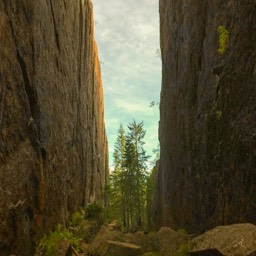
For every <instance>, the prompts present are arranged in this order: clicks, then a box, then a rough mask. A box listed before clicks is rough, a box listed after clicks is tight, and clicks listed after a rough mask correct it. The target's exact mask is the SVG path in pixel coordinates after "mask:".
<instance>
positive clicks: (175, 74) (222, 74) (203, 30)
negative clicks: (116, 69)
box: [154, 0, 256, 232]
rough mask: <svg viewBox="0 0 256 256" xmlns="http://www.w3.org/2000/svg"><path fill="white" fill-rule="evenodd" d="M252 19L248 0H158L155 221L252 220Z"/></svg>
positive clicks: (255, 157) (255, 52) (196, 224)
mask: <svg viewBox="0 0 256 256" xmlns="http://www.w3.org/2000/svg"><path fill="white" fill-rule="evenodd" d="M255 16H256V2H255V1H250V0H245V1H239V0H227V1H222V0H215V1H211V0H201V1H191V0H184V1H178V0H160V30H161V51H162V63H163V64H162V65H163V70H162V74H163V78H162V91H161V104H160V132H159V137H160V146H161V159H160V170H159V172H158V181H157V184H156V198H157V200H156V202H155V216H154V218H155V221H156V225H157V226H161V225H168V226H172V227H175V228H186V229H187V230H188V231H191V232H200V231H203V230H205V229H209V228H212V227H214V226H216V225H221V224H229V223H235V222H254V223H255V222H256V216H255V211H256V200H255V194H256V172H255V170H256V100H255V99H256V33H255V32H256V22H255ZM221 27H222V28H223V27H224V28H225V30H226V32H228V37H229V39H228V42H227V44H225V43H224V46H225V47H224V48H225V49H224V52H223V53H220V52H219V51H218V49H219V47H220V46H219V39H220V38H221V36H223V33H222V34H221V33H220V34H219V33H218V30H219V29H220V28H221ZM224 34H225V33H224ZM224 38H225V36H224ZM224 41H225V40H224Z"/></svg>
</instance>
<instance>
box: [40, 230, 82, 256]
mask: <svg viewBox="0 0 256 256" xmlns="http://www.w3.org/2000/svg"><path fill="white" fill-rule="evenodd" d="M63 240H67V241H68V243H69V244H70V245H72V246H73V247H74V248H75V249H77V250H78V249H79V242H78V239H77V238H75V237H74V235H73V233H71V232H69V231H68V230H67V229H65V228H62V227H61V226H60V225H59V226H58V227H57V228H56V230H55V231H53V232H51V233H50V234H49V235H48V236H46V235H44V236H43V238H42V239H41V241H40V246H39V247H40V248H41V249H42V250H43V255H44V256H54V255H57V251H58V246H59V245H60V243H61V241H63Z"/></svg>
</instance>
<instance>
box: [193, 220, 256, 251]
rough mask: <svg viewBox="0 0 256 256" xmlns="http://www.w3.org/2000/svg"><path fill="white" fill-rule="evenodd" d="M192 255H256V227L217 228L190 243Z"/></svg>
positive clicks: (240, 225) (249, 225) (246, 225)
mask: <svg viewBox="0 0 256 256" xmlns="http://www.w3.org/2000/svg"><path fill="white" fill-rule="evenodd" d="M189 253H190V255H196V256H200V255H202V256H207V255H210V256H211V255H212V256H215V255H216V256H218V255H224V256H233V255H241V256H249V255H250V256H253V255H256V226H255V225H253V224H248V223H247V224H234V225H230V226H219V227H216V228H214V229H212V230H210V231H208V232H206V233H204V234H202V235H200V236H198V237H196V238H194V239H192V240H191V241H190V243H189Z"/></svg>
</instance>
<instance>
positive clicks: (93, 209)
mask: <svg viewBox="0 0 256 256" xmlns="http://www.w3.org/2000/svg"><path fill="white" fill-rule="evenodd" d="M101 213H103V208H102V206H101V205H100V204H99V203H91V204H89V205H88V206H87V207H86V208H85V218H88V219H98V218H99V217H100V215H101Z"/></svg>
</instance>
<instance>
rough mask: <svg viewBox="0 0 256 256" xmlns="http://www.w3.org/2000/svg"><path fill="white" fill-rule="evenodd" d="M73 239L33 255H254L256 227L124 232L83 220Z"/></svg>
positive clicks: (116, 225)
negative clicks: (190, 232)
mask: <svg viewBox="0 0 256 256" xmlns="http://www.w3.org/2000/svg"><path fill="white" fill-rule="evenodd" d="M71 229H72V233H73V234H74V235H75V239H76V242H77V243H76V244H75V243H74V241H75V239H73V240H68V239H62V240H60V241H59V242H58V244H57V245H56V246H57V248H56V250H55V252H50V251H48V252H46V251H45V248H44V246H42V244H41V246H39V248H38V250H37V253H36V255H35V256H43V255H46V256H51V255H55V256H62V255H65V256H72V255H76V256H78V255H80V256H85V255H87V256H120V255H121V256H140V255H141V256H187V255H196V256H219V255H220V256H221V255H224V256H234V255H239V256H249V255H250V256H253V255H256V226H255V225H253V224H235V225H231V226H220V227H216V228H215V229H213V230H210V231H208V232H206V233H204V234H202V235H199V236H196V235H188V234H185V232H184V230H180V231H174V230H172V229H171V228H168V227H162V228H161V229H160V230H159V231H158V232H156V233H155V232H146V231H137V232H134V233H126V232H124V231H122V230H121V227H120V226H119V225H118V222H117V221H113V222H112V223H110V224H108V225H103V226H101V227H100V226H99V225H98V224H97V222H93V221H92V222H91V221H82V223H80V224H79V226H76V227H73V228H71Z"/></svg>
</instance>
